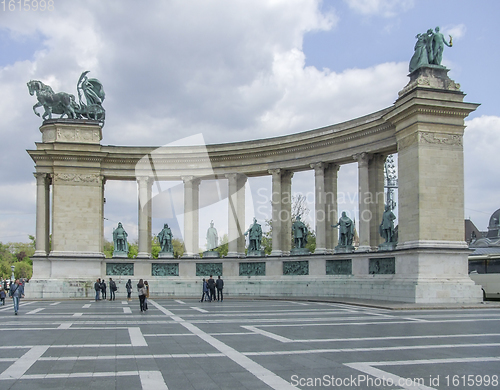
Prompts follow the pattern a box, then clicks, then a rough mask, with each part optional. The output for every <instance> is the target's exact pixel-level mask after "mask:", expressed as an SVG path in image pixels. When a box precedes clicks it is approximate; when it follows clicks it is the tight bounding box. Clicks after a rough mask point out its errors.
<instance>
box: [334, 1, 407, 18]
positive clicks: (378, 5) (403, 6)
mask: <svg viewBox="0 0 500 390" xmlns="http://www.w3.org/2000/svg"><path fill="white" fill-rule="evenodd" d="M344 1H345V2H346V3H347V5H348V6H349V7H350V8H351V9H352V10H354V11H356V12H358V13H360V14H363V15H380V16H384V17H394V16H396V15H397V14H398V13H400V12H404V11H407V10H409V9H411V8H413V6H414V0H344Z"/></svg>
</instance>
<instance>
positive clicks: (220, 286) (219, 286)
mask: <svg viewBox="0 0 500 390" xmlns="http://www.w3.org/2000/svg"><path fill="white" fill-rule="evenodd" d="M215 287H216V288H217V301H219V300H220V301H221V302H222V300H223V299H224V295H223V294H222V289H223V288H224V281H223V280H222V279H221V278H220V275H219V277H218V278H217V280H216V281H215Z"/></svg>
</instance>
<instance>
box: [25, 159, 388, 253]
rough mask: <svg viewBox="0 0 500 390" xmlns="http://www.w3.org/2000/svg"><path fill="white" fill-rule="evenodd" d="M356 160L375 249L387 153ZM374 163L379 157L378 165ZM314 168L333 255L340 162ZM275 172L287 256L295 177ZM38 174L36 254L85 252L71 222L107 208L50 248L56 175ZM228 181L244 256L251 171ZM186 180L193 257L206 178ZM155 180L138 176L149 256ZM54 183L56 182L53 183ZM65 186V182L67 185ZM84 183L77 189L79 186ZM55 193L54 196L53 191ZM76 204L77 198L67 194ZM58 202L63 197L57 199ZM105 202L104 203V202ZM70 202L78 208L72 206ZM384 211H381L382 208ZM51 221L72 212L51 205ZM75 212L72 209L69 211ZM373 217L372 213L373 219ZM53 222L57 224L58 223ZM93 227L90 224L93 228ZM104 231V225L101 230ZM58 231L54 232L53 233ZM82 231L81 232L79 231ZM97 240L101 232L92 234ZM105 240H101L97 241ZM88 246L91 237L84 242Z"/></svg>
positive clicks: (277, 243)
mask: <svg viewBox="0 0 500 390" xmlns="http://www.w3.org/2000/svg"><path fill="white" fill-rule="evenodd" d="M353 157H354V159H355V160H357V161H358V166H359V186H358V187H359V194H358V197H359V210H360V214H359V216H360V217H359V224H360V229H359V240H360V247H359V249H358V250H359V251H369V250H376V248H377V246H378V244H379V243H380V242H381V238H380V235H379V233H378V224H379V223H380V220H381V215H382V212H383V207H384V183H383V180H384V176H383V162H384V158H385V155H381V154H373V155H370V154H368V153H362V154H361V155H356V156H353ZM372 162H377V165H376V166H374V165H375V164H373V163H372ZM310 167H311V168H312V169H314V174H315V213H316V215H315V217H316V251H315V253H316V254H332V253H333V252H334V248H335V246H336V245H337V242H338V234H337V232H336V230H334V228H332V225H334V224H335V223H336V222H337V220H338V208H337V176H338V171H339V168H340V164H335V163H314V164H311V165H310ZM269 173H270V174H271V175H272V221H273V236H272V238H273V246H272V253H271V256H288V255H290V250H291V240H290V237H291V225H292V220H291V215H292V210H291V207H292V192H291V189H292V177H293V172H292V171H290V170H283V169H272V170H269ZM35 177H36V179H37V214H36V215H37V218H36V220H37V225H36V237H37V240H36V252H35V255H36V256H47V255H51V254H52V255H55V254H56V253H55V251H58V252H61V253H62V254H65V253H67V252H72V254H73V255H74V254H76V253H79V252H81V251H79V250H78V248H76V247H74V248H72V247H71V243H72V242H73V243H76V242H77V241H78V240H66V239H65V238H64V235H66V234H68V233H69V234H71V232H67V231H66V230H67V228H69V230H70V231H71V230H72V229H71V225H73V227H74V231H73V232H74V233H76V232H81V231H82V230H83V231H87V230H91V231H94V230H96V229H95V228H94V226H93V225H94V224H96V225H97V226H99V225H102V223H101V222H100V219H101V218H102V215H103V212H102V210H100V209H97V210H95V213H94V214H93V216H94V218H91V217H92V215H87V217H86V218H87V219H88V221H89V226H85V225H81V221H80V222H79V221H78V220H75V221H73V222H71V223H70V221H66V223H67V226H65V228H64V229H61V230H60V231H58V230H56V231H55V232H53V249H52V251H49V231H50V219H51V217H50V207H49V205H50V187H51V183H52V179H53V177H54V176H53V175H52V174H48V173H35ZM72 178H73V179H74V180H73V181H72V182H73V184H75V183H79V185H77V186H73V187H75V188H76V187H80V186H81V183H82V178H81V177H77V176H73V177H72ZM225 178H227V181H228V194H229V195H228V245H229V251H228V255H227V257H244V255H245V236H244V232H245V230H246V229H245V227H246V224H245V184H246V182H247V176H246V175H244V174H239V173H230V174H226V175H225ZM94 179H95V184H96V186H94V187H95V188H97V190H98V191H100V196H99V198H98V199H99V201H101V200H102V201H103V200H104V199H105V197H104V187H105V181H106V180H105V179H104V178H102V177H99V178H97V177H95V178H94ZM182 181H183V184H184V244H185V254H184V257H187V258H193V257H197V256H198V250H199V249H198V248H199V244H200V243H199V242H198V241H199V239H198V237H199V234H198V233H199V215H198V213H199V208H200V204H199V203H200V202H199V200H200V184H201V181H202V179H201V178H198V177H195V176H183V177H182ZM153 184H154V179H153V178H151V177H147V176H140V177H137V185H138V221H139V224H138V225H139V229H138V231H139V237H138V247H139V248H138V249H139V253H138V256H137V257H138V258H150V257H151V237H152V202H151V199H152V186H153ZM52 185H53V184H52ZM53 187H54V189H53V191H54V193H57V192H61V189H60V188H59V186H56V185H53ZM63 188H64V187H63ZM80 190H81V188H78V191H80ZM53 196H56V195H53ZM68 198H69V200H71V204H72V205H73V204H74V203H73V201H74V200H75V198H74V197H71V196H69V197H68ZM58 202H60V200H59V201H58ZM103 203H104V202H103ZM72 205H70V206H68V207H74V206H72ZM381 210H382V212H381ZM52 211H53V212H52V220H53V221H54V220H55V219H56V218H57V219H59V218H62V217H59V216H58V213H57V212H58V211H59V212H63V211H64V212H68V210H67V209H65V210H60V208H58V207H54V208H53V210H52ZM70 214H71V213H69V215H70ZM372 216H374V218H372ZM57 226H58V225H57V224H53V228H57ZM89 227H92V229H89ZM98 231H99V232H102V227H101V229H99V230H98ZM54 233H55V234H54ZM78 234H79V233H78ZM93 238H94V239H96V238H97V236H94V237H93ZM97 242H98V243H99V245H100V244H102V239H101V240H99V241H97ZM86 244H87V245H89V244H90V242H87V243H86ZM100 248H102V247H98V246H95V247H94V248H93V249H94V250H93V252H89V251H88V250H86V251H85V253H86V255H94V256H97V257H102V255H101V252H102V249H101V250H100Z"/></svg>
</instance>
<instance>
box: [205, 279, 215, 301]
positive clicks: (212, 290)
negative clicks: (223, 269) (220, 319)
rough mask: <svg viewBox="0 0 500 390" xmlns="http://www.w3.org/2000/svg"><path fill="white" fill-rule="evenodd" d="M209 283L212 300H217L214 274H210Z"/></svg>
mask: <svg viewBox="0 0 500 390" xmlns="http://www.w3.org/2000/svg"><path fill="white" fill-rule="evenodd" d="M207 285H208V289H209V290H210V300H211V301H212V302H213V301H215V280H214V278H213V277H212V275H210V278H209V279H208V280H207Z"/></svg>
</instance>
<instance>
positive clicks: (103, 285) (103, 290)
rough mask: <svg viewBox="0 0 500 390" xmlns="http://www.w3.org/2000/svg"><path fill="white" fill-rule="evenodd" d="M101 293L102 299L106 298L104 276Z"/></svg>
mask: <svg viewBox="0 0 500 390" xmlns="http://www.w3.org/2000/svg"><path fill="white" fill-rule="evenodd" d="M101 295H102V299H104V300H106V281H105V280H104V278H102V282H101Z"/></svg>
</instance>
